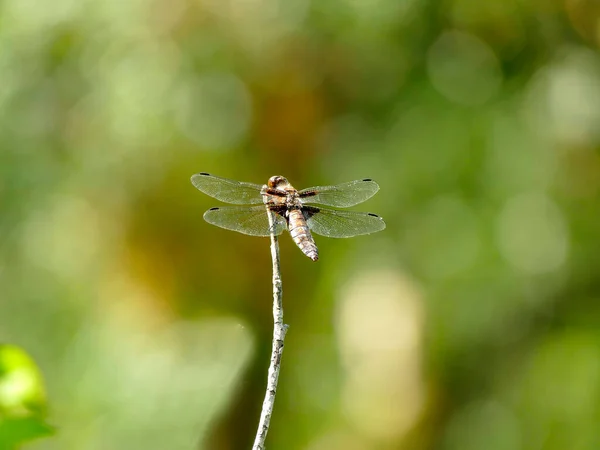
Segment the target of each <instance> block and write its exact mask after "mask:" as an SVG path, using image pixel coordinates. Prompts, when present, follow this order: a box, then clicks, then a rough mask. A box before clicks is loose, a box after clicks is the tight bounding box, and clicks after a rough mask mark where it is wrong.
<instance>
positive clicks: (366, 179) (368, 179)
mask: <svg viewBox="0 0 600 450" xmlns="http://www.w3.org/2000/svg"><path fill="white" fill-rule="evenodd" d="M363 181H373V178H363Z"/></svg>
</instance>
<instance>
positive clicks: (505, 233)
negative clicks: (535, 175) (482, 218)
mask: <svg viewBox="0 0 600 450" xmlns="http://www.w3.org/2000/svg"><path fill="white" fill-rule="evenodd" d="M498 245H499V248H500V251H501V252H502V254H503V256H504V257H505V258H506V260H507V261H508V262H509V263H511V264H512V265H513V266H514V267H515V268H517V269H519V270H521V271H523V272H524V273H526V274H539V273H545V272H551V271H554V270H557V269H558V268H560V266H562V265H563V264H564V263H565V260H566V258H567V254H568V250H569V237H568V230H567V225H566V223H565V220H564V218H563V214H562V212H561V210H560V209H559V208H558V206H556V204H555V203H554V202H553V201H552V200H550V199H549V198H547V197H545V196H543V195H541V194H535V193H533V194H520V195H517V196H515V197H513V198H511V199H510V200H509V201H508V202H507V203H506V205H505V206H504V208H503V210H502V212H501V214H500V217H499V219H498Z"/></svg>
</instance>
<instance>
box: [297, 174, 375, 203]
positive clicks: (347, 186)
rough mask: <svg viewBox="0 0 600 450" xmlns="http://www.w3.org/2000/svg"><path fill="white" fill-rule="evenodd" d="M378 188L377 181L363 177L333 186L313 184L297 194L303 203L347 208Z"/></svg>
mask: <svg viewBox="0 0 600 450" xmlns="http://www.w3.org/2000/svg"><path fill="white" fill-rule="evenodd" d="M378 190H379V185H378V184H377V183H375V182H374V181H373V180H371V179H369V178H365V179H364V180H356V181H350V182H348V183H342V184H337V185H335V186H314V187H310V188H307V189H303V190H301V191H300V192H299V194H300V198H301V199H302V201H303V202H305V203H317V204H319V205H327V206H335V207H337V208H348V207H349V206H354V205H358V204H359V203H362V202H364V201H366V200H368V199H370V198H371V197H373V196H374V195H375V193H376V192H377V191H378Z"/></svg>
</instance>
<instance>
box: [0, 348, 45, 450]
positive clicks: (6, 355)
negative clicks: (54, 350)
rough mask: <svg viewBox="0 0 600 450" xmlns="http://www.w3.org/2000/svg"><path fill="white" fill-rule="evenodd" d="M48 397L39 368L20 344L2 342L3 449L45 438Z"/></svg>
mask: <svg viewBox="0 0 600 450" xmlns="http://www.w3.org/2000/svg"><path fill="white" fill-rule="evenodd" d="M45 412H46V398H45V393H44V387H43V385H42V379H41V376H40V373H39V371H38V368H37V367H36V366H35V364H34V363H33V361H32V360H31V358H30V357H29V356H28V355H27V354H26V353H25V352H23V350H21V349H20V348H18V347H15V346H11V345H0V449H3V450H4V449H6V450H10V449H13V448H17V445H19V444H21V443H23V442H24V441H27V440H30V439H35V438H39V437H45V436H48V435H50V434H51V433H52V428H51V427H50V426H49V425H47V424H46V423H45Z"/></svg>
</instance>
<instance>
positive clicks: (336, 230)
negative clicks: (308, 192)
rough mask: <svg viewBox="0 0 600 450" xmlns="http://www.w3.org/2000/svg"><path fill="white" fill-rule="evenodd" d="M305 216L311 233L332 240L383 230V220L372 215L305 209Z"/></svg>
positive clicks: (313, 208) (314, 208)
mask: <svg viewBox="0 0 600 450" xmlns="http://www.w3.org/2000/svg"><path fill="white" fill-rule="evenodd" d="M305 215H306V217H307V220H306V223H307V224H308V227H309V228H310V230H311V231H312V232H313V233H315V234H320V235H321V236H327V237H332V238H348V237H352V236H359V235H361V234H371V233H376V232H378V231H381V230H383V229H385V222H384V221H383V219H382V218H381V217H379V216H378V215H377V214H372V213H366V212H356V211H334V210H332V209H323V208H316V207H306V208H305Z"/></svg>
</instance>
